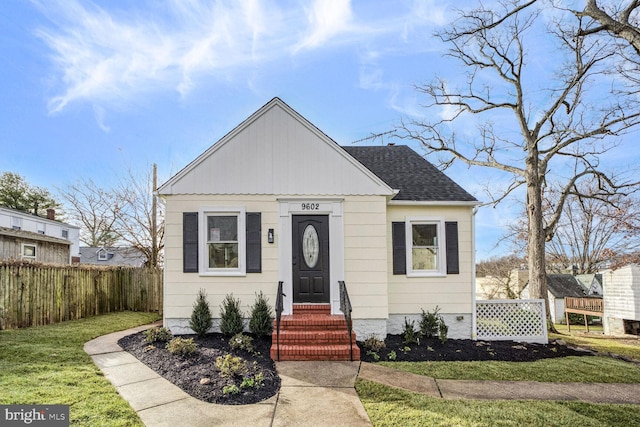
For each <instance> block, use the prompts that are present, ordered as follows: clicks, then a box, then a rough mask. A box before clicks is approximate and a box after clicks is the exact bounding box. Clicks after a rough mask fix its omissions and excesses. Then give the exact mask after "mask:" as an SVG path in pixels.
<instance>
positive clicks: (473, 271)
mask: <svg viewBox="0 0 640 427" xmlns="http://www.w3.org/2000/svg"><path fill="white" fill-rule="evenodd" d="M471 212H472V217H471V298H473V304H472V305H473V312H472V313H471V339H472V340H474V341H475V340H477V339H478V331H477V328H476V214H477V213H478V207H477V206H474V207H473V209H472V211H471Z"/></svg>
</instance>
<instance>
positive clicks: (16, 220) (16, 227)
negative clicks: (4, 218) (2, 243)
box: [11, 216, 22, 230]
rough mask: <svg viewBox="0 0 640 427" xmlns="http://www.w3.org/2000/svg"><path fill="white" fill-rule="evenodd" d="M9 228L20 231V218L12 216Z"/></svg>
mask: <svg viewBox="0 0 640 427" xmlns="http://www.w3.org/2000/svg"><path fill="white" fill-rule="evenodd" d="M11 228H13V229H14V230H20V229H22V218H20V217H17V216H12V217H11Z"/></svg>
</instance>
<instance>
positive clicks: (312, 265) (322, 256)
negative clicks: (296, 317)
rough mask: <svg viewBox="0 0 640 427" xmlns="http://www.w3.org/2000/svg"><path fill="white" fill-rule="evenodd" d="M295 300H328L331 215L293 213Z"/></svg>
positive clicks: (297, 301) (309, 301) (300, 301)
mask: <svg viewBox="0 0 640 427" xmlns="http://www.w3.org/2000/svg"><path fill="white" fill-rule="evenodd" d="M292 226H293V230H292V233H291V234H292V236H293V242H292V243H293V246H292V254H293V260H292V262H293V302H294V304H299V303H316V304H317V303H329V217H328V216H327V215H293V218H292Z"/></svg>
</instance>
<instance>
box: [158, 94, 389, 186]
mask: <svg viewBox="0 0 640 427" xmlns="http://www.w3.org/2000/svg"><path fill="white" fill-rule="evenodd" d="M159 194H160V195H168V194H229V195H236V194H265V195H273V194H278V195H282V196H285V195H291V196H293V195H305V196H331V195H342V194H351V195H371V194H377V195H389V196H390V195H392V194H393V191H392V190H391V189H390V188H389V187H388V186H387V185H386V184H385V183H384V182H382V181H381V180H380V179H379V178H377V177H376V176H375V175H374V174H373V173H372V172H371V171H369V170H368V169H366V168H365V167H364V166H362V165H361V164H360V163H359V162H357V161H356V160H354V159H353V158H352V157H351V156H349V155H348V154H347V153H346V152H345V151H344V150H343V149H342V148H341V147H340V146H339V145H337V144H336V143H335V142H334V141H333V140H331V139H330V138H329V137H328V136H326V135H325V134H324V133H322V132H320V131H319V130H318V129H317V128H316V127H315V126H313V125H312V124H310V123H309V122H308V121H307V120H306V119H304V118H303V117H302V116H300V115H299V114H297V113H296V112H295V111H293V110H291V109H290V108H289V107H288V106H286V104H284V103H283V102H282V101H280V100H278V99H275V100H272V101H271V102H270V103H268V104H267V105H265V107H263V108H261V109H260V110H258V111H257V112H256V113H254V114H253V115H252V116H251V117H249V118H248V119H247V120H245V121H244V122H243V123H242V124H240V125H239V126H238V127H236V128H235V129H234V130H233V131H231V132H230V133H229V134H228V135H226V136H225V137H224V138H222V139H221V140H220V141H218V142H216V143H215V144H214V145H213V146H211V147H210V148H209V149H208V150H207V151H206V152H205V153H203V154H202V155H200V156H199V157H198V158H197V159H196V160H194V161H193V162H192V163H191V164H189V165H188V166H187V167H185V168H184V169H183V170H182V171H180V172H179V173H178V174H176V175H175V176H174V177H173V178H171V179H170V180H169V181H168V182H167V183H165V184H163V185H162V186H161V187H160V189H159Z"/></svg>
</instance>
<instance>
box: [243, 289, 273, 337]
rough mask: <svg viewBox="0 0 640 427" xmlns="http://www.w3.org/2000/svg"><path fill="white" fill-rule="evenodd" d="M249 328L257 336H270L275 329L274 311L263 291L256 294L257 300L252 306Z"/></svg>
mask: <svg viewBox="0 0 640 427" xmlns="http://www.w3.org/2000/svg"><path fill="white" fill-rule="evenodd" d="M249 329H250V330H251V332H253V333H254V334H256V335H257V336H269V335H271V332H272V331H273V311H272V310H271V306H270V305H269V302H268V301H267V299H266V298H265V297H264V295H263V294H262V291H260V293H259V294H256V301H255V303H254V304H253V305H252V306H251V319H250V320H249Z"/></svg>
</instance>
